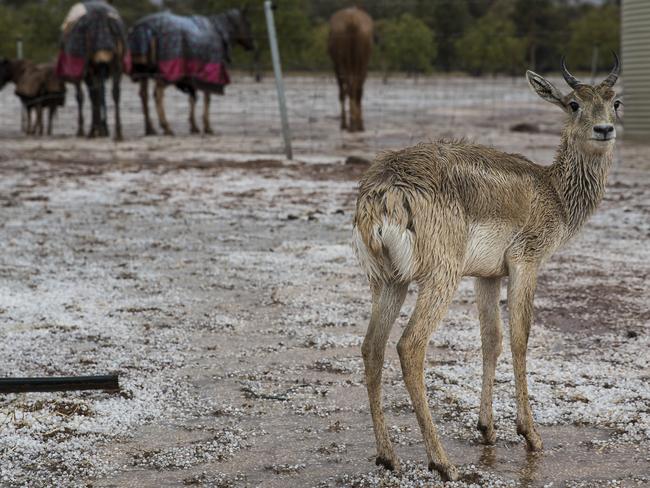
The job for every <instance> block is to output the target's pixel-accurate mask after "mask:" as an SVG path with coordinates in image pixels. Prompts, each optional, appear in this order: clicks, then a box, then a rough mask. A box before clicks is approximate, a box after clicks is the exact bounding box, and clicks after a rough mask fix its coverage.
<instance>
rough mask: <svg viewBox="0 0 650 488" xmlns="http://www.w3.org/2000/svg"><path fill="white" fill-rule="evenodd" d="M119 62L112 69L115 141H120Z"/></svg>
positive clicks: (120, 74)
mask: <svg viewBox="0 0 650 488" xmlns="http://www.w3.org/2000/svg"><path fill="white" fill-rule="evenodd" d="M120 62H121V60H118V61H117V63H116V66H115V67H114V68H113V104H114V105H115V108H114V110H115V140H116V141H121V140H122V120H121V118H120V80H121V79H122V70H121V68H120V66H119V63H120Z"/></svg>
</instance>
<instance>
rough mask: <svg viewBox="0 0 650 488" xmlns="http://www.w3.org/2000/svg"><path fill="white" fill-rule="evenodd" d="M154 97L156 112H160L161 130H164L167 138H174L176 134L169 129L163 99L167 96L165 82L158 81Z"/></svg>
mask: <svg viewBox="0 0 650 488" xmlns="http://www.w3.org/2000/svg"><path fill="white" fill-rule="evenodd" d="M154 96H155V98H156V111H157V112H158V121H159V122H160V128H161V129H162V130H163V132H164V133H165V135H166V136H173V135H174V133H173V132H172V130H171V129H170V128H169V124H168V123H167V117H165V107H164V106H163V97H164V96H165V83H164V82H162V81H159V80H156V88H155V91H154Z"/></svg>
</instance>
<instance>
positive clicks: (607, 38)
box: [568, 5, 620, 70]
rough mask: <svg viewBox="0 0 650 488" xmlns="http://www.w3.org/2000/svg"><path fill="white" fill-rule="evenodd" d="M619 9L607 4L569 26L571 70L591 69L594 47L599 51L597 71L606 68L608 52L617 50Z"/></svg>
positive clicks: (609, 55)
mask: <svg viewBox="0 0 650 488" xmlns="http://www.w3.org/2000/svg"><path fill="white" fill-rule="evenodd" d="M619 26H620V22H619V9H618V7H615V6H613V5H608V6H605V7H603V8H600V9H594V10H591V11H589V12H587V13H586V14H585V16H584V17H582V18H581V19H580V20H577V21H576V22H574V23H573V25H572V26H571V41H570V42H569V61H568V63H569V64H570V66H571V68H573V69H576V70H577V69H585V70H588V69H591V63H590V61H591V57H592V55H593V49H594V47H597V48H598V50H599V54H600V55H599V57H598V68H599V69H605V70H607V69H609V68H610V67H611V65H612V57H611V54H610V53H611V52H612V51H615V52H617V54H618V50H619V30H620V27H619Z"/></svg>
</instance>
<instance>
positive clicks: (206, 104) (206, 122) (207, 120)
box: [203, 90, 214, 134]
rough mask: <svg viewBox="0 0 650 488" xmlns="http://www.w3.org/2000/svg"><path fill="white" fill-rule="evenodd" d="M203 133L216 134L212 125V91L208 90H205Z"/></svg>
mask: <svg viewBox="0 0 650 488" xmlns="http://www.w3.org/2000/svg"><path fill="white" fill-rule="evenodd" d="M203 133H204V134H214V132H212V127H210V92H209V91H207V90H205V91H204V92H203Z"/></svg>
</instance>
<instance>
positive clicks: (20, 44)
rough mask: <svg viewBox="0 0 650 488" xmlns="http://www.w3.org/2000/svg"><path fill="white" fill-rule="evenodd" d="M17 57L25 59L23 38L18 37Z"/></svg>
mask: <svg viewBox="0 0 650 488" xmlns="http://www.w3.org/2000/svg"><path fill="white" fill-rule="evenodd" d="M16 59H23V38H22V37H20V36H19V37H16Z"/></svg>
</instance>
